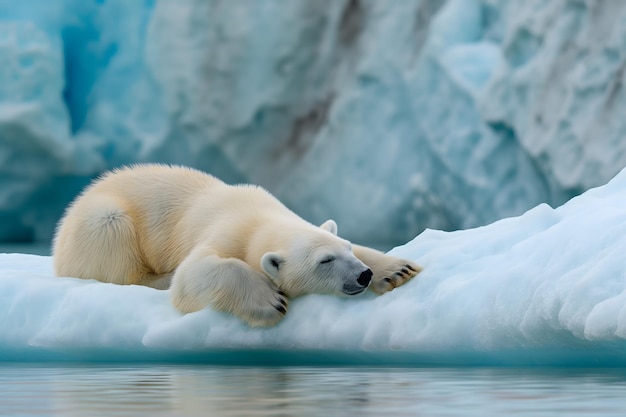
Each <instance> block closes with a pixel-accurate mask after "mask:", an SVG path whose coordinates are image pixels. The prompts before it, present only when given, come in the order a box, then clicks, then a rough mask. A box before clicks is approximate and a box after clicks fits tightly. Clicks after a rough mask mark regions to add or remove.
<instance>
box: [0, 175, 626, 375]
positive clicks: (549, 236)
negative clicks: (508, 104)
mask: <svg viewBox="0 0 626 417" xmlns="http://www.w3.org/2000/svg"><path fill="white" fill-rule="evenodd" d="M624 207H626V170H624V171H622V172H621V173H620V174H619V175H618V176H617V177H616V178H615V179H613V180H612V181H611V182H610V183H608V184H607V185H605V186H602V187H599V188H596V189H592V190H590V191H588V192H586V193H585V194H583V195H582V196H580V197H577V198H574V199H573V200H571V201H569V202H568V203H566V204H565V205H563V206H561V207H559V208H557V209H552V208H550V207H549V206H547V205H540V206H538V207H536V208H534V209H532V210H530V211H528V212H527V213H525V214H524V215H522V216H520V217H515V218H509V219H504V220H501V221H498V222H496V223H493V224H490V225H488V226H484V227H480V228H477V229H471V230H465V231H457V232H441V231H434V230H427V231H425V232H424V233H422V234H420V235H419V236H418V237H416V238H415V239H414V240H413V241H411V242H409V243H407V244H406V245H404V246H401V247H398V248H396V249H394V250H393V251H392V252H393V253H394V254H396V255H399V256H404V257H407V258H410V259H413V260H415V261H417V262H418V263H420V264H421V265H423V267H424V272H423V273H422V274H421V275H419V276H418V277H417V278H416V279H414V280H413V281H411V282H409V283H408V284H407V285H405V286H404V287H401V288H399V289H396V290H394V291H392V292H390V293H387V294H385V295H383V296H380V297H374V296H370V295H367V296H363V297H357V298H339V297H334V296H321V295H310V296H305V297H302V298H299V299H296V300H292V302H291V304H290V310H289V312H288V314H287V316H286V318H285V320H284V321H283V322H282V323H280V324H279V325H278V326H276V327H274V328H269V329H251V328H248V327H247V326H246V325H245V324H244V323H243V322H241V321H240V320H238V319H237V318H234V317H232V316H229V315H227V314H223V313H218V312H215V311H211V310H209V309H206V310H203V311H200V312H197V313H192V314H188V315H186V316H183V315H181V314H180V313H178V312H177V311H176V310H175V309H174V308H173V307H171V306H170V304H169V299H168V294H167V292H166V291H158V290H154V289H150V288H144V287H139V286H117V285H112V284H105V283H100V282H95V281H86V280H78V279H73V278H56V277H54V276H53V274H52V268H51V258H49V257H39V256H33V255H23V254H3V255H0V360H5V361H6V360H19V359H23V360H91V361H97V360H108V361H110V360H118V361H124V360H164V361H206V362H220V361H226V362H229V363H233V362H234V363H245V362H246V361H248V362H249V361H252V362H254V361H255V360H257V361H260V362H264V361H265V362H271V363H291V362H296V363H301V362H305V363H306V362H307V361H313V362H315V361H320V362H325V361H326V362H328V361H330V362H331V363H363V364H390V363H392V364H394V363H395V364H405V365H410V364H456V365H462V364H468V365H471V364H511V365H579V366H603V365H604V366H626V262H624V253H625V252H626V210H624ZM242 352H243V353H242ZM307 358H308V359H307Z"/></svg>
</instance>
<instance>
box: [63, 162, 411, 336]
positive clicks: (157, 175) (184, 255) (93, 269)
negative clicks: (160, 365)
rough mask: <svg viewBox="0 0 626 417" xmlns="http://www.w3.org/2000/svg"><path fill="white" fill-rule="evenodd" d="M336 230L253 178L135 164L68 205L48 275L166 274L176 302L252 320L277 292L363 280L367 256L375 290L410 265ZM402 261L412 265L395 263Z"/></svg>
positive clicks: (275, 313)
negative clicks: (230, 179) (250, 181)
mask: <svg viewBox="0 0 626 417" xmlns="http://www.w3.org/2000/svg"><path fill="white" fill-rule="evenodd" d="M336 234H337V225H336V224H335V222H334V221H332V220H329V221H327V222H326V223H324V224H323V225H322V227H317V226H314V225H312V224H310V223H308V222H306V221H305V220H303V219H302V218H300V217H299V216H297V215H296V214H295V213H293V212H292V211H290V210H289V209H287V208H286V207H285V206H284V205H283V204H282V203H280V202H279V201H278V200H277V199H276V198H274V197H273V196H272V195H270V194H269V193H268V192H267V191H265V190H263V189H262V188H260V187H256V186H252V185H238V186H229V185H226V184H224V183H223V182H221V181H220V180H218V179H216V178H214V177H212V176H210V175H207V174H204V173H202V172H200V171H196V170H193V169H189V168H183V167H169V166H163V165H138V166H133V167H129V168H124V169H120V170H116V171H113V172H110V173H108V174H106V175H104V176H103V177H102V178H100V179H99V180H97V181H96V182H94V183H93V184H92V185H91V186H90V187H88V188H87V189H86V190H85V191H84V192H83V194H81V196H79V197H78V198H77V199H76V201H75V202H74V203H73V204H72V205H71V206H70V207H69V208H68V210H67V212H66V214H65V216H64V217H63V219H62V220H61V221H60V223H59V227H58V229H57V233H56V236H55V242H54V266H55V271H56V274H57V275H58V276H71V277H78V278H87V279H88V278H93V279H98V280H100V281H104V282H111V283H116V284H140V285H148V286H153V287H155V288H167V285H168V283H169V282H170V280H171V287H170V294H171V299H172V303H173V304H174V306H176V307H177V308H178V309H179V310H180V311H182V312H185V313H187V312H192V311H197V310H200V309H202V308H204V307H207V306H211V307H212V308H215V309H218V310H222V311H227V312H230V313H232V314H235V315H237V316H239V317H241V318H242V319H244V320H245V321H246V322H248V323H249V324H250V325H252V326H267V325H273V324H275V323H277V322H278V321H279V320H280V319H281V318H282V317H283V315H284V314H285V312H286V305H287V300H286V297H287V295H288V296H292V297H293V296H298V295H301V294H307V293H328V294H342V293H345V294H352V293H358V292H360V291H362V290H364V289H365V286H363V285H362V283H363V277H362V275H361V274H363V273H365V271H367V270H368V266H369V268H371V269H372V270H373V273H374V276H373V281H372V285H371V287H372V289H373V290H374V291H376V292H378V293H382V292H385V291H389V290H391V289H393V288H394V287H395V286H397V285H401V284H402V283H404V282H406V280H408V279H410V278H411V277H412V276H414V275H415V274H417V273H418V272H419V267H417V266H416V265H414V264H412V263H411V262H409V261H405V260H401V259H397V258H393V257H389V256H387V255H385V254H383V253H381V252H378V251H375V250H373V249H369V248H365V247H361V246H357V245H351V244H350V242H348V241H346V240H344V239H341V238H339V237H338V236H336ZM366 265H367V266H366ZM407 265H410V266H411V269H412V271H411V272H410V273H408V274H404V273H402V272H400V271H401V270H402V269H403V268H404V267H405V266H407ZM394 274H396V275H398V276H397V277H396V276H394ZM400 275H401V276H400ZM359 277H361V282H358V281H357V280H359Z"/></svg>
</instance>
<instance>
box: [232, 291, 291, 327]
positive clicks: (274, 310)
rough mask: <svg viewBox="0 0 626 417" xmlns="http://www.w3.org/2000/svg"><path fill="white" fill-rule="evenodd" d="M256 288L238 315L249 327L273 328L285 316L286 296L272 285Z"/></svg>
mask: <svg viewBox="0 0 626 417" xmlns="http://www.w3.org/2000/svg"><path fill="white" fill-rule="evenodd" d="M265 283H266V284H267V286H263V288H257V289H256V290H255V291H254V292H253V293H252V294H250V295H249V297H246V301H244V309H243V310H242V311H241V312H240V314H238V315H239V316H240V317H241V318H242V319H243V320H244V321H246V323H248V325H249V326H250V327H269V326H274V325H275V324H277V323H278V322H279V321H281V320H282V319H283V317H285V314H287V306H288V302H287V295H286V294H285V293H284V292H282V291H281V290H280V289H278V287H276V286H275V285H274V284H273V283H271V282H269V281H266V282H265Z"/></svg>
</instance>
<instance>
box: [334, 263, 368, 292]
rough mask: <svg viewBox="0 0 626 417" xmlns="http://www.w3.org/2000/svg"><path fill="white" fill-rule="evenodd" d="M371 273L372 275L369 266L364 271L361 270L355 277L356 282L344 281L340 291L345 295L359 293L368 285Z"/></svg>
mask: <svg viewBox="0 0 626 417" xmlns="http://www.w3.org/2000/svg"><path fill="white" fill-rule="evenodd" d="M372 275H374V274H373V273H372V270H371V269H369V268H368V269H366V270H365V271H363V272H361V274H360V275H359V277H358V278H357V279H356V282H355V281H351V282H346V283H344V284H343V288H342V289H341V291H342V292H343V293H344V294H346V295H357V294H361V293H362V292H363V291H365V290H366V289H367V287H368V286H369V285H370V282H371V281H372Z"/></svg>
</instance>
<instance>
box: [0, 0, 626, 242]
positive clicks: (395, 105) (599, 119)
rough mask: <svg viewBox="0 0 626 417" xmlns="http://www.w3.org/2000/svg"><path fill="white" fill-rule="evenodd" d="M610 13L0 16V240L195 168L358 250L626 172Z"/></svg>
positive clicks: (203, 7) (363, 10)
mask: <svg viewBox="0 0 626 417" xmlns="http://www.w3.org/2000/svg"><path fill="white" fill-rule="evenodd" d="M625 16H626V4H624V3H622V2H581V1H579V0H562V1H552V2H544V1H542V0H532V1H527V0H406V1H394V2H377V1H371V0H321V1H309V0H267V1H263V2H258V1H252V0H232V1H228V2H224V1H218V0H177V1H174V0H137V1H125V0H106V1H104V0H99V1H89V2H85V1H80V0H20V1H14V0H0V60H1V62H2V69H1V70H0V240H29V239H35V240H47V239H50V237H51V234H52V230H53V228H54V225H55V223H56V221H57V219H58V218H59V217H60V216H61V213H62V210H63V208H64V207H65V206H66V205H67V203H68V202H69V201H70V200H71V199H72V198H73V196H75V195H76V194H77V193H78V192H79V191H80V190H81V189H82V188H83V187H84V186H85V185H86V184H87V183H88V182H89V181H90V180H91V179H92V178H94V177H95V176H97V175H98V174H99V173H100V172H102V171H103V170H106V169H109V168H113V167H116V166H119V165H122V164H128V163H132V162H146V161H154V162H169V163H177V164H185V165H192V166H195V167H197V168H200V169H203V170H206V171H209V172H211V173H213V174H216V175H218V176H219V177H221V178H222V179H224V180H226V181H228V182H241V181H245V182H252V183H257V184H260V185H263V186H265V187H266V188H268V189H269V190H270V191H272V192H273V193H274V194H276V195H277V196H278V197H279V198H280V199H281V200H283V201H284V202H285V203H286V204H287V205H288V206H289V207H290V208H292V209H293V210H295V211H296V212H298V213H299V214H301V215H302V216H303V217H305V218H307V219H308V220H310V221H312V222H314V223H321V222H322V221H324V220H326V219H327V218H329V217H332V218H335V219H336V220H337V221H338V222H339V223H340V224H342V230H343V231H344V232H345V233H346V236H347V237H349V238H351V239H353V240H356V241H362V242H380V243H381V244H383V243H384V244H386V245H387V246H388V247H389V245H391V244H399V243H402V242H406V241H407V240H409V239H411V238H412V237H413V236H415V235H416V234H417V233H418V232H420V231H421V230H423V229H424V228H436V229H444V230H453V229H459V228H469V227H476V226H479V225H484V224H488V223H491V222H493V221H495V220H497V219H500V218H503V217H510V216H515V215H519V214H521V213H523V212H524V211H526V210H528V209H530V208H531V207H534V206H536V205H537V204H539V203H542V202H545V203H548V204H552V205H554V206H557V205H560V204H562V203H563V202H564V201H566V200H568V199H569V198H571V197H572V196H574V195H577V194H579V193H580V192H582V191H584V190H586V189H588V188H590V187H594V186H598V185H601V184H604V183H606V182H607V181H608V180H609V179H610V178H612V177H613V176H614V175H615V174H616V173H617V172H619V171H620V170H621V168H623V167H624V166H626V141H624V140H623V139H622V138H623V137H624V136H625V134H626V119H625V118H623V117H621V115H622V114H623V113H624V111H623V110H624V106H625V105H626V104H625V103H626V94H625V92H624V89H623V88H622V85H623V78H624V71H623V68H624V65H625V62H626V61H625V60H626V56H625V54H624V52H623V51H624V50H626V49H625V48H624V45H623V42H624V41H623V40H624V39H626V37H625V36H624V34H625V31H626V29H625V28H626V26H624V25H622V24H621V22H622V21H623V18H624V17H625Z"/></svg>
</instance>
